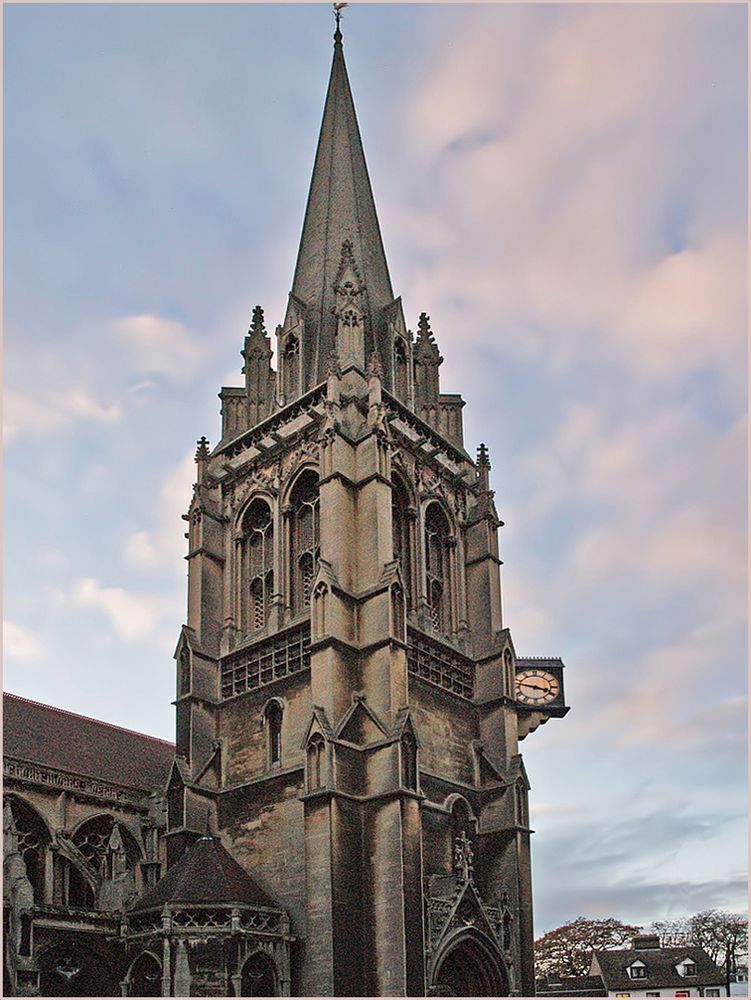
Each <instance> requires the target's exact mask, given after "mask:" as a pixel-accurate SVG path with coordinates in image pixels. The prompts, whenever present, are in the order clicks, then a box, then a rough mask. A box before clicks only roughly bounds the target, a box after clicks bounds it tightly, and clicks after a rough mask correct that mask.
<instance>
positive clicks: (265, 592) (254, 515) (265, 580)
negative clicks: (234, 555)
mask: <svg viewBox="0 0 751 1000" xmlns="http://www.w3.org/2000/svg"><path fill="white" fill-rule="evenodd" d="M242 558H243V564H244V565H243V574H242V576H243V580H244V586H243V590H244V592H245V593H244V600H243V602H242V604H243V614H242V617H243V625H244V629H245V631H246V632H257V631H258V630H259V629H262V628H264V627H265V626H266V625H267V624H268V620H269V611H270V609H271V596H272V594H273V592H274V519H273V516H272V513H271V508H270V507H269V505H268V503H266V501H265V500H261V499H258V500H254V501H253V503H252V504H251V505H250V507H249V508H248V512H247V513H246V515H245V517H244V519H243V555H242Z"/></svg>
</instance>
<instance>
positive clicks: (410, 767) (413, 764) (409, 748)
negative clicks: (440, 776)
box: [402, 732, 417, 792]
mask: <svg viewBox="0 0 751 1000" xmlns="http://www.w3.org/2000/svg"><path fill="white" fill-rule="evenodd" d="M402 784H403V785H404V787H405V788H409V789H411V790H412V791H413V792H416V791H417V741H416V740H415V737H414V736H413V735H412V733H410V732H406V733H405V734H404V735H403V736H402Z"/></svg>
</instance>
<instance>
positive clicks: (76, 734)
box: [3, 694, 175, 791]
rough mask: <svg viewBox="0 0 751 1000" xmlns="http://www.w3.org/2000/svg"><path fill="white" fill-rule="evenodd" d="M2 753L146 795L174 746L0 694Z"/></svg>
mask: <svg viewBox="0 0 751 1000" xmlns="http://www.w3.org/2000/svg"><path fill="white" fill-rule="evenodd" d="M3 752H4V753H5V755H6V756H8V757H17V758H20V759H21V760H28V761H33V762H34V763H35V764H43V765H45V766H46V767H52V768H57V769H58V770H61V771H71V772H73V773H74V774H80V775H86V776H87V777H90V778H98V779H99V780H100V781H111V782H114V783H116V784H118V785H125V786H128V787H131V788H138V789H143V790H144V791H152V790H153V789H157V788H158V789H161V788H163V787H164V785H165V784H166V782H167V778H168V776H169V769H170V766H171V764H172V759H173V757H174V754H175V746H174V744H173V743H168V742H167V741H166V740H158V739H156V738H155V737H153V736H144V734H143V733H135V732H133V731H132V730H130V729H122V728H121V727H120V726H113V725H111V724H110V723H109V722H99V721H98V720H97V719H89V718H87V716H85V715H76V714H74V713H73V712H66V711H64V710H63V709H62V708H53V707H52V705H42V704H40V703H39V702H37V701H29V700H28V699H27V698H21V697H19V696H18V695H15V694H3Z"/></svg>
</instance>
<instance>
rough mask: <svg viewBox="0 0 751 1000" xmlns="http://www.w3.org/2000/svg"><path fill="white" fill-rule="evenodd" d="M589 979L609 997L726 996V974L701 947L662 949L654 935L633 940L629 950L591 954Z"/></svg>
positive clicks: (688, 946)
mask: <svg viewBox="0 0 751 1000" xmlns="http://www.w3.org/2000/svg"><path fill="white" fill-rule="evenodd" d="M589 974H590V976H599V977H600V978H601V979H602V983H603V986H604V988H605V993H604V994H603V996H608V997H721V996H727V987H726V981H725V973H724V971H723V970H722V969H720V968H719V966H717V965H715V963H714V962H713V961H712V959H711V958H710V957H709V955H708V954H707V953H706V951H704V949H703V948H697V947H695V946H693V945H685V946H680V947H678V948H661V947H660V939H659V937H658V936H657V935H656V934H642V935H639V936H638V937H635V938H634V940H633V945H632V947H631V948H624V949H621V950H619V951H595V952H593V953H592V965H591V968H590V970H589Z"/></svg>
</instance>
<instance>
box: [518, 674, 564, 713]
mask: <svg viewBox="0 0 751 1000" xmlns="http://www.w3.org/2000/svg"><path fill="white" fill-rule="evenodd" d="M560 693H561V686H560V684H559V683H558V678H557V677H556V676H555V674H551V673H550V672H549V671H548V670H538V669H534V670H522V671H521V673H518V674H517V675H516V700H517V701H520V702H521V703H522V704H523V705H534V706H537V705H547V704H548V703H549V702H551V701H555V699H556V698H557V697H558V695H559V694H560Z"/></svg>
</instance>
